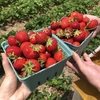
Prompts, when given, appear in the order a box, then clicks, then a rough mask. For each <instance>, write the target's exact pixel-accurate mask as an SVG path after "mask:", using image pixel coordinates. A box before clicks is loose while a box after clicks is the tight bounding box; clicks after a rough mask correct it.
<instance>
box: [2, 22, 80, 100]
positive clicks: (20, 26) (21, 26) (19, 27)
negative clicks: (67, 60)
mask: <svg viewBox="0 0 100 100" xmlns="http://www.w3.org/2000/svg"><path fill="white" fill-rule="evenodd" d="M26 23H27V22H22V23H19V22H16V23H13V24H9V25H8V26H5V27H2V28H0V35H2V34H7V33H9V32H10V31H12V30H14V31H17V30H22V29H24V25H25V24H26ZM64 73H65V76H71V77H72V81H73V82H74V81H76V80H78V79H79V77H78V76H77V75H76V74H75V73H74V71H73V70H72V69H70V68H68V66H65V68H64ZM3 79H4V76H0V85H1V83H2V81H3ZM71 89H72V91H71V92H70V95H69V97H68V99H67V100H71V98H72V95H73V91H74V87H73V86H72V85H71Z"/></svg>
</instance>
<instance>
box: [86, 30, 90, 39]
mask: <svg viewBox="0 0 100 100" xmlns="http://www.w3.org/2000/svg"><path fill="white" fill-rule="evenodd" d="M89 35H90V32H89V31H87V30H86V31H85V38H87V37H88V36H89Z"/></svg>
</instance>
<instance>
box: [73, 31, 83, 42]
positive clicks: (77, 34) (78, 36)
mask: <svg viewBox="0 0 100 100" xmlns="http://www.w3.org/2000/svg"><path fill="white" fill-rule="evenodd" d="M73 39H74V41H78V42H82V41H83V40H84V39H85V31H82V30H76V31H75V32H74V37H73Z"/></svg>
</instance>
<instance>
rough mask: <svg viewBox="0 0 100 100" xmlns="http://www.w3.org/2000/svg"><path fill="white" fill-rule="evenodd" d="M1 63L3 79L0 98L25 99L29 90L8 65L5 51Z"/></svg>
mask: <svg viewBox="0 0 100 100" xmlns="http://www.w3.org/2000/svg"><path fill="white" fill-rule="evenodd" d="M1 55H2V58H3V59H2V64H3V68H4V71H5V79H4V81H3V82H2V84H1V87H0V100H26V98H27V97H28V96H29V95H30V94H31V91H30V90H28V88H27V87H26V86H25V85H24V83H21V82H19V80H18V79H17V77H16V75H15V74H14V72H13V70H12V68H11V67H10V65H9V62H8V59H7V57H6V54H5V53H2V54H1Z"/></svg>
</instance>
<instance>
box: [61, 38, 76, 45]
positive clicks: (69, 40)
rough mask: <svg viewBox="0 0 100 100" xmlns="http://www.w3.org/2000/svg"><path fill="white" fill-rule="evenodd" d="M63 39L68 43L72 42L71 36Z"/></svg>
mask: <svg viewBox="0 0 100 100" xmlns="http://www.w3.org/2000/svg"><path fill="white" fill-rule="evenodd" d="M63 41H65V42H68V43H71V44H72V43H73V41H74V40H73V38H68V39H63Z"/></svg>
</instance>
